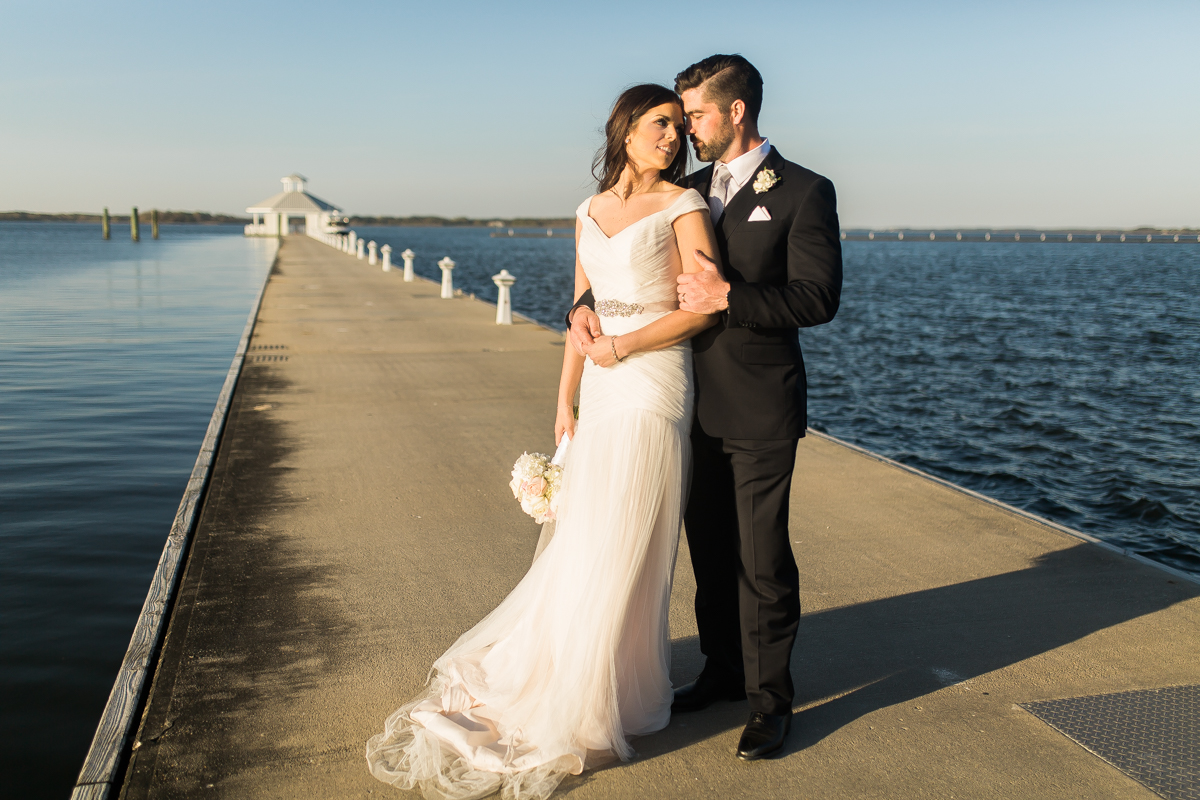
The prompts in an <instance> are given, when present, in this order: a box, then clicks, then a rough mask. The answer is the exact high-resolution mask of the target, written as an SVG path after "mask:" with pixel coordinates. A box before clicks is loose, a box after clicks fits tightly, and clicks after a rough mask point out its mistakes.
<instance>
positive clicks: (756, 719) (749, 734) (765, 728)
mask: <svg viewBox="0 0 1200 800" xmlns="http://www.w3.org/2000/svg"><path fill="white" fill-rule="evenodd" d="M791 728H792V712H790V711H789V712H788V713H786V714H764V713H762V712H761V711H755V712H754V713H753V714H751V715H750V721H749V722H747V723H746V730H744V731H742V740H741V741H740V742H738V749H737V757H738V758H740V759H741V760H742V761H757V760H758V759H760V758H769V757H771V756H773V755H775V754H776V753H778V752H779V751H780V750H782V749H783V742H784V740H785V739H787V735H788V731H789V730H791Z"/></svg>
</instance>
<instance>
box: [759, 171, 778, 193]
mask: <svg viewBox="0 0 1200 800" xmlns="http://www.w3.org/2000/svg"><path fill="white" fill-rule="evenodd" d="M777 183H779V178H778V177H776V175H775V170H773V169H760V170H759V171H758V174H757V175H755V176H754V193H755V194H762V193H763V192H765V191H767V190H768V189H770V188H771V187H772V186H774V185H775V184H777Z"/></svg>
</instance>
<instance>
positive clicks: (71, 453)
mask: <svg viewBox="0 0 1200 800" xmlns="http://www.w3.org/2000/svg"><path fill="white" fill-rule="evenodd" d="M234 232H236V233H238V234H240V230H237V229H229V228H226V229H224V230H223V231H220V230H217V229H213V228H199V227H190V226H164V228H163V230H162V238H161V239H159V240H157V241H155V240H153V239H145V240H143V241H142V242H140V243H137V244H135V243H133V242H130V241H128V240H122V239H121V238H119V237H114V239H113V240H112V241H108V242H105V241H103V240H102V239H101V238H100V226H99V225H76V224H52V223H42V224H36V223H7V222H6V223H0V453H3V457H2V458H0V664H2V666H0V703H2V704H3V705H2V706H0V765H2V767H3V769H2V771H3V773H4V775H5V782H6V791H9V792H12V795H11V796H13V797H65V796H67V794H69V793H70V786H71V784H72V782H73V781H74V777H75V774H76V772H78V770H79V766H80V764H81V763H82V760H83V755H84V753H85V752H86V750H87V746H88V743H89V742H90V741H91V736H92V732H93V730H94V729H95V724H96V721H97V720H98V719H99V716H100V711H101V710H102V709H103V707H104V703H105V701H106V699H107V697H108V691H109V689H110V688H111V686H112V681H113V678H114V676H115V675H116V673H117V667H118V665H119V664H120V659H121V656H122V655H123V654H124V651H125V647H126V645H127V644H128V642H129V635H130V632H131V631H132V630H133V622H134V620H135V619H136V618H137V615H138V612H139V610H140V609H141V605H142V601H143V600H144V599H145V593H146V587H147V586H148V585H149V581H150V575H151V574H152V573H153V570H154V565H155V563H156V562H157V560H158V555H159V553H160V552H161V550H162V545H163V541H164V540H165V538H166V534H167V532H168V531H169V529H170V526H171V520H172V518H173V517H174V515H175V509H176V507H177V506H178V504H179V499H180V497H181V496H182V495H183V489H184V486H185V485H186V483H187V478H188V474H189V473H190V472H191V468H192V464H193V462H194V461H195V459H196V453H197V451H198V450H199V447H200V442H201V440H202V439H203V438H204V431H205V428H206V426H207V425H208V419H209V416H210V415H211V414H212V409H213V406H214V404H215V402H216V397H217V394H218V392H219V391H220V388H221V384H222V382H223V381H224V378H225V373H226V371H227V370H228V369H229V363H230V361H231V359H232V357H233V352H234V349H235V348H236V347H237V342H238V337H239V336H240V334H241V331H242V326H243V325H244V324H245V320H246V315H247V314H248V313H249V310H250V303H251V302H252V300H253V298H254V296H255V294H256V293H257V291H258V289H259V287H260V286H261V285H262V282H263V280H264V278H265V276H266V270H267V268H268V267H269V265H270V262H271V260H272V259H273V257H274V248H275V243H274V241H272V240H261V239H257V240H248V239H244V238H243V237H242V236H240V235H236V236H234V235H229V234H230V233H234ZM222 234H224V235H222Z"/></svg>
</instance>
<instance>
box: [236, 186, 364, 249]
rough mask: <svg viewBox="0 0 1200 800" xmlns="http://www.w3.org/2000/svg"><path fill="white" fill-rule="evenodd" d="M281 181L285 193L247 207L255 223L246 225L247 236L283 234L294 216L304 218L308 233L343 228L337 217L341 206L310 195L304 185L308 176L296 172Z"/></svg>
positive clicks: (326, 231) (247, 211) (287, 231)
mask: <svg viewBox="0 0 1200 800" xmlns="http://www.w3.org/2000/svg"><path fill="white" fill-rule="evenodd" d="M280 181H281V182H282V183H283V191H282V192H280V193H279V194H277V195H274V196H273V197H268V198H267V199H266V200H263V201H262V202H261V203H258V204H257V205H253V206H251V207H250V208H247V209H246V213H247V214H253V215H254V222H252V223H250V224H249V225H247V226H246V235H247V236H284V235H286V234H287V233H289V230H288V221H289V220H290V219H291V218H292V217H304V232H305V233H307V234H308V235H309V236H316V235H318V234H322V233H338V232H340V231H341V230H342V227H341V220H340V219H339V218H338V217H339V215H340V214H341V212H342V209H340V208H338V207H337V206H335V205H333V204H332V203H327V202H325V201H324V200H322V199H321V198H319V197H315V196H313V195H311V194H309V193H308V191H307V190H306V189H305V188H304V184H306V183H307V182H308V178H306V177H304V176H303V175H298V174H296V173H295V172H293V173H292V174H291V175H288V176H287V177H286V178H280Z"/></svg>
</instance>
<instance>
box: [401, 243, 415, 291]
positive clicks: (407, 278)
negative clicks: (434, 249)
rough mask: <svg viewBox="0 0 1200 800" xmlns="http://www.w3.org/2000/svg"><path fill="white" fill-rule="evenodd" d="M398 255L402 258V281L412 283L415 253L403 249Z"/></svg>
mask: <svg viewBox="0 0 1200 800" xmlns="http://www.w3.org/2000/svg"><path fill="white" fill-rule="evenodd" d="M400 257H401V258H403V259H404V282H405V283H412V282H413V277H414V276H413V259H414V258H416V257H417V254H416V253H414V252H413V251H412V250H405V251H404V252H403V253H401V254H400Z"/></svg>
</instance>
